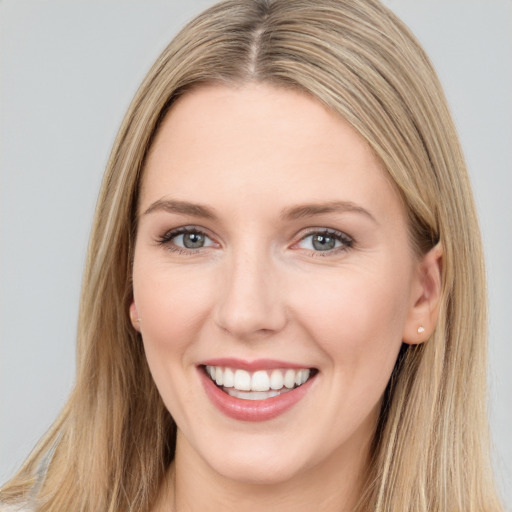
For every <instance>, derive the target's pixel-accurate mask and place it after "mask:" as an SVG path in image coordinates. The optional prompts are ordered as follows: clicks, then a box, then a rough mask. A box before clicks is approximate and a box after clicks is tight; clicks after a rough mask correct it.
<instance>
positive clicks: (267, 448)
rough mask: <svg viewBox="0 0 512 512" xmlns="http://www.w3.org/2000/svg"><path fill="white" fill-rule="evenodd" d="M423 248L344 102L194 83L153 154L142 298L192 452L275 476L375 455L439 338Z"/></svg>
mask: <svg viewBox="0 0 512 512" xmlns="http://www.w3.org/2000/svg"><path fill="white" fill-rule="evenodd" d="M420 264H421V262H419V261H418V259H417V258H415V256H414V255H413V251H412V250H411V244H410V241H409V238H408V231H407V223H406V216H405V213H404V209H403V206H402V204H401V202H400V200H399V199H398V196H397V194H396V192H395V191H394V189H393V187H392V186H391V185H390V182H389V180H388V179H387V178H386V175H385V173H384V172H383V170H382V168H381V166H380V165H379V162H378V161H377V159H376V158H375V157H374V156H373V154H372V152H371V151H370V150H369V147H368V146H367V144H366V143H365V142H364V141H363V139H362V138H361V137H360V136H359V135H358V134H357V133H356V132H355V131H354V130H353V129H352V128H351V127H350V126H349V125H348V124H347V123H345V122H344V121H343V120H342V119H341V118H340V117H339V116H337V115H335V114H333V113H332V112H330V111H328V110H327V109H326V108H324V107H323V106H322V105H321V104H320V103H319V102H317V101H316V100H314V99H312V98H310V97H309V96H307V95H305V94H302V93H299V92H294V91H290V90H285V89H280V88H275V87H271V86H268V85H262V84H251V85H245V86H241V87H232V88H231V87H227V86H205V87H202V88H198V89H196V90H194V91H193V92H190V93H188V94H186V95H185V96H183V97H182V98H181V99H180V100H179V101H178V102H177V103H176V105H175V106H173V108H172V109H171V111H170V113H169V114H168V115H167V117H166V118H165V120H164V122H163V124H162V126H161V128H160V131H159V133H158V135H157V137H156V139H155V142H154V144H153V146H152V148H151V152H150V154H149V158H148V160H147V165H146V168H145V175H144V179H143V186H142V190H141V195H140V199H139V223H138V232H137V240H136V247H135V259H134V266H133V289H134V302H133V304H132V306H131V315H132V319H133V321H134V325H135V326H136V328H137V329H139V330H140V332H141V334H142V338H143V342H144V347H145V351H146V355H147V360H148V363H149V367H150V369H151V372H152V375H153V378H154V380H155V383H156V385H157V387H158V390H159V392H160V394H161V396H162V398H163V400H164V402H165V404H166V406H167V408H168V409H169V411H170V412H171V414H172V416H173V418H174V419H175V421H176V423H177V425H178V454H179V453H186V454H187V458H188V459H189V460H192V459H193V460H196V461H199V463H200V464H201V465H202V466H203V468H204V469H205V470H207V471H214V472H216V473H217V474H221V475H223V476H224V477H228V478H233V479H236V480H239V481H245V482H260V483H269V482H280V481H284V480H287V479H289V478H292V477H293V476H296V475H298V474H300V473H301V472H307V471H309V470H313V469H314V470H315V471H321V470H325V471H328V468H332V467H338V466H339V464H345V465H347V464H348V465H352V466H354V465H355V464H357V461H359V462H361V460H362V459H363V458H364V454H365V453H366V449H367V447H368V443H369V442H370V440H371V436H372V433H373V431H374V428H375V425H376V420H377V416H378V411H379V403H380V400H381V397H382V394H383V391H384V389H385V387H386V384H387V382H388V380H389V377H390V374H391V371H392V369H393V366H394V364H395V361H396V358H397V354H398V351H399V349H400V346H401V344H402V341H403V340H405V341H408V342H419V341H421V340H420V339H417V340H415V339H414V335H415V334H412V333H416V330H417V327H418V325H417V323H416V321H417V315H416V313H415V309H417V305H418V303H419V302H420V301H421V296H422V294H423V285H422V281H421V277H420V276H421V275H422V272H421V271H420V270H419V269H420V267H421V265H420ZM136 318H139V319H140V320H135V319H136ZM418 336H419V335H418ZM210 374H211V375H212V376H213V378H212V376H210ZM213 380H216V381H217V383H215V382H213ZM297 384H300V385H297ZM190 458H192V459H190Z"/></svg>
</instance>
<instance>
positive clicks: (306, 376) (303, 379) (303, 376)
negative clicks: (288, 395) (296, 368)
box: [300, 370, 311, 384]
mask: <svg viewBox="0 0 512 512" xmlns="http://www.w3.org/2000/svg"><path fill="white" fill-rule="evenodd" d="M300 374H301V379H300V383H301V384H305V383H306V382H307V381H308V379H309V376H310V375H311V370H301V371H300Z"/></svg>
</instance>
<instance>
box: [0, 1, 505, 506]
mask: <svg viewBox="0 0 512 512" xmlns="http://www.w3.org/2000/svg"><path fill="white" fill-rule="evenodd" d="M248 82H264V83H268V84H271V85H274V86H276V87H290V88H294V89H298V90H300V91H303V92H305V93H307V94H309V95H311V96H312V97H314V98H316V99H317V100H318V101H320V102H321V103H323V104H324V105H325V106H326V107H327V108H329V109H331V110H332V111H334V112H337V113H338V114H339V115H340V116H341V117H342V118H344V119H345V120H346V121H347V122H348V123H349V124H350V125H351V126H352V127H353V128H354V129H355V130H356V131H357V132H358V133H359V134H360V135H361V136H362V137H363V138H364V139H365V140H366V141H367V143H368V145H369V147H370V148H371V149H372V151H373V152H374V154H375V155H376V156H377V157H378V158H379V159H380V161H381V162H382V164H383V167H384V168H385V169H386V170H387V173H388V176H389V180H390V182H391V183H392V184H393V186H394V187H395V188H396V190H397V191H398V193H399V195H400V197H401V199H402V201H403V204H404V207H405V209H406V212H407V215H408V220H409V229H410V233H411V241H412V245H413V249H414V251H415V252H416V253H417V254H425V253H426V252H427V251H428V250H430V249H431V248H432V247H433V246H434V245H435V244H437V243H440V244H441V245H442V247H443V276H442V278H443V283H442V288H443V292H442V299H441V300H442V305H441V312H440V316H439V320H438V324H437V327H436V330H435V332H434V334H433V336H432V337H431V339H430V340H428V341H427V342H426V343H424V344H422V345H418V346H410V347H408V348H407V349H405V348H404V349H403V350H402V351H401V354H400V356H399V358H398V361H397V365H396V367H395V370H394V372H393V375H392V378H391V380H390V383H389V385H388V388H387V390H386V393H385V395H384V399H383V402H382V411H381V418H380V421H379V424H378V426H377V429H376V434H375V439H374V443H373V448H372V453H371V454H370V458H371V463H370V467H369V468H368V479H367V483H366V488H365V493H364V495H363V496H362V497H361V501H360V504H359V509H360V510H365V511H369V510H373V511H382V512H384V511H396V510H400V511H404V512H405V511H410V512H427V511H429V512H430V511H433V510H436V511H437V510H438V511H450V512H451V511H461V512H462V511H464V512H476V511H480V512H481V511H484V510H485V511H487V512H492V511H498V510H501V508H500V504H499V501H498V499H497V495H496V492H495V489H494V484H493V479H492V472H491V467H490V461H489V446H488V427H487V419H486V418H487V411H486V406H485V403H486V397H485V389H486V306H485V301H484V297H485V273H484V267H483V256H482V248H481V242H480V235H479V228H478V222H477V217H476V213H475V207H474V202H473V198H472V193H471V188H470V184H469V179H468V176H467V171H466V166H465V163H464V159H463V155H462V152H461V149H460V146H459V143H458V138H457V134H456V130H455V128H454V125H453V122H452V119H451V116H450V113H449V110H448V107H447V104H446V100H445V98H444V95H443V92H442V88H441V86H440V84H439V81H438V79H437V77H436V74H435V72H434V70H433V67H432V65H431V64H430V62H429V59H428V57H427V56H426V55H425V53H424V51H423V50H422V48H421V47H420V45H419V44H418V42H417V41H416V39H415V38H414V37H413V36H412V34H411V33H410V31H409V30H408V28H407V27H406V26H405V25H404V24H403V23H402V22H400V21H399V20H398V19H397V17H396V16H395V15H394V14H393V13H391V11H389V10H388V9H387V8H385V7H384V6H382V5H381V4H380V3H379V2H378V1H377V0H350V1H349V0H314V1H313V0H227V1H224V2H221V3H220V4H218V5H216V6H213V7H212V8H210V9H208V10H207V11H205V12H204V13H203V14H201V15H200V16H198V17H197V18H196V19H194V20H193V21H192V22H190V23H189V24H188V25H187V26H186V27H185V28H184V29H183V30H182V31H181V32H180V33H179V34H178V35H177V36H176V38H175V39H174V40H173V41H172V42H171V43H170V45H169V46H168V47H167V48H166V49H165V50H164V52H163V53H162V55H161V56H160V57H159V58H158V60H157V61H156V63H155V64H154V66H153V67H152V69H151V70H150V72H149V73H148V75H147V77H146V78H145V80H144V82H143V83H142V85H141V87H140V89H139V91H138V92H137V94H136V96H135V98H134V100H133V102H132V104H131V106H130V108H129V110H128V113H127V114H126V117H125V119H124V121H123V124H122V126H121V128H120V131H119V134H118V137H117V139H116V142H115V145H114V148H113V150H112V153H111V156H110V159H109V162H108V165H107V170H106V174H105V177H104V180H103V184H102V188H101V192H100V196H99V199H98V205H97V210H96V216H95V221H94V226H93V231H92V235H91V242H90V246H89V253H88V259H87V264H86V269H85V273H84V281H83V288H82V296H81V306H80V316H79V328H78V351H77V352H78V361H77V380H76V386H75V389H74V391H73V393H72V395H71V397H70V399H69V402H68V404H67V405H66V406H65V408H64V410H63V411H62V413H61V415H60V417H59V419H58V420H57V421H56V423H55V425H54V426H53V427H52V429H51V430H50V432H49V433H48V435H47V437H46V438H44V439H43V440H42V441H41V443H40V444H39V445H38V447H37V448H36V450H35V451H34V453H33V454H32V455H31V457H30V458H29V459H28V461H27V462H26V463H25V465H24V466H23V467H22V469H21V470H20V472H19V473H18V475H16V477H15V478H14V479H13V480H12V481H11V482H10V483H9V484H8V485H7V486H6V487H5V489H4V490H3V492H2V499H12V500H16V499H20V498H23V497H25V498H26V497H27V496H28V495H29V493H30V492H31V489H32V492H33V489H34V479H35V476H34V475H35V474H36V472H37V467H38V466H39V464H40V463H41V460H42V459H43V457H44V454H45V453H47V452H48V451H49V450H50V448H51V447H52V446H54V447H55V451H54V455H53V458H52V459H51V461H50V462H49V468H48V472H47V476H46V480H45V481H44V482H43V483H42V485H41V486H40V487H39V488H38V489H37V492H36V493H35V499H37V503H38V507H39V508H38V510H41V511H42V512H57V511H59V512H60V511H62V510H75V511H83V512H86V511H87V512H92V511H95V512H96V511H98V510H105V511H112V512H114V511H116V512H122V511H129V510H140V511H146V510H149V509H150V507H151V505H152V504H153V503H154V500H155V499H156V495H157V492H158V489H159V487H160V485H161V483H162V481H163V478H164V476H165V472H166V470H167V468H168V466H169V464H170V463H171V461H172V458H173V455H174V448H175V446H174V443H175V432H176V427H175V424H174V422H173V420H172V418H171V416H170V414H169V413H168V412H167V410H166V409H165V406H164V404H163V402H162V400H161V398H160V397H159V395H158V391H157V389H156V386H155V384H154V383H153V380H152V378H151V375H150V372H149V368H148V365H147V363H146V360H145V356H144V352H143V348H142V343H141V339H140V336H139V334H138V333H136V332H134V330H133V329H132V327H131V324H130V321H129V317H128V308H129V304H130V302H131V300H132V285H131V265H132V260H133V250H134V244H135V237H136V229H137V200H138V195H139V189H140V183H141V177H142V173H143V168H144V162H145V159H146V157H147V153H148V151H149V150H150V148H151V144H152V141H153V139H154V137H155V134H156V132H157V130H158V127H159V125H160V123H161V122H162V120H163V118H164V117H165V115H166V114H167V112H168V111H169V109H171V108H172V105H173V103H174V102H175V101H176V99H177V98H179V97H180V96H181V95H183V94H186V93H187V91H189V90H190V89H191V88H195V87H200V86H201V85H203V84H212V83H216V84H226V85H230V86H240V85H243V84H245V83H248Z"/></svg>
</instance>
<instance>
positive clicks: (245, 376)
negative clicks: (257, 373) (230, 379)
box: [234, 370, 251, 391]
mask: <svg viewBox="0 0 512 512" xmlns="http://www.w3.org/2000/svg"><path fill="white" fill-rule="evenodd" d="M234 387H235V388H236V389H238V390H240V391H250V390H251V374H250V373H249V372H246V371H245V370H236V371H235V385H234Z"/></svg>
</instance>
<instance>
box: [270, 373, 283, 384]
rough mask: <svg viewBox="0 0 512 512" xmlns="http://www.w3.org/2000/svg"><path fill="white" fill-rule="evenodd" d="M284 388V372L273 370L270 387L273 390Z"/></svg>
mask: <svg viewBox="0 0 512 512" xmlns="http://www.w3.org/2000/svg"><path fill="white" fill-rule="evenodd" d="M283 386H284V379H283V372H282V371H281V370H273V371H272V373H271V375H270V387H271V388H272V389H281V388H282V387H283Z"/></svg>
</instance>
